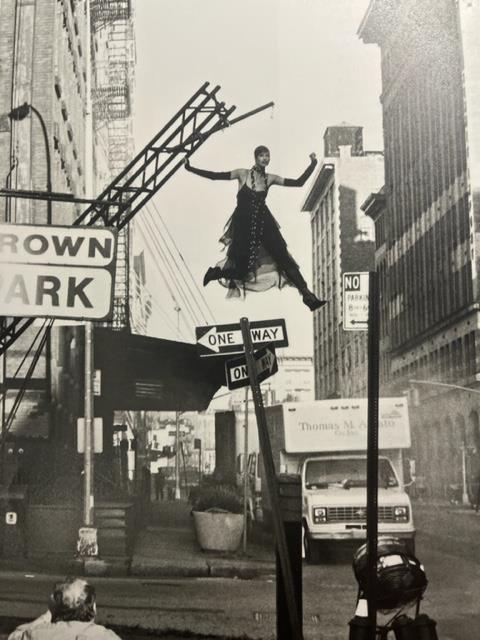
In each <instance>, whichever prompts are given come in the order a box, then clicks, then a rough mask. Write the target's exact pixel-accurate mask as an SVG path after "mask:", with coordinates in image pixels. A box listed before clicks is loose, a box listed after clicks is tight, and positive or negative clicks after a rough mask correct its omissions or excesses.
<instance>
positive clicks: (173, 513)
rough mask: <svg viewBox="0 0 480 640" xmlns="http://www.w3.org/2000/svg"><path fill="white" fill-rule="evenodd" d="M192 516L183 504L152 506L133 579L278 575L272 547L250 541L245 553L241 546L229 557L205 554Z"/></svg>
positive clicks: (137, 546) (139, 542)
mask: <svg viewBox="0 0 480 640" xmlns="http://www.w3.org/2000/svg"><path fill="white" fill-rule="evenodd" d="M190 512H191V505H190V504H189V503H188V502H186V501H183V500H177V501H165V502H159V503H152V511H151V518H150V521H151V522H152V524H151V525H150V526H148V527H147V528H146V529H145V530H143V531H142V532H140V534H139V536H138V538H137V541H136V544H135V549H134V553H133V557H132V563H131V569H130V572H131V575H135V576H150V577H165V576H169V577H172V576H179V577H186V576H189V577H193V576H195V577H207V576H211V577H237V578H255V577H258V576H261V575H273V574H274V573H275V561H274V553H273V547H272V548H268V546H265V545H259V544H257V543H253V542H251V541H247V551H246V553H244V552H243V548H242V546H241V547H240V549H239V550H238V551H237V552H235V553H229V554H227V553H215V552H204V551H202V550H201V549H200V547H199V546H198V543H197V541H196V538H195V531H194V527H193V519H192V516H191V514H190Z"/></svg>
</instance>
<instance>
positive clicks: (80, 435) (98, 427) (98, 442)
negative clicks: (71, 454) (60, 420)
mask: <svg viewBox="0 0 480 640" xmlns="http://www.w3.org/2000/svg"><path fill="white" fill-rule="evenodd" d="M77 452H78V453H84V452H85V420H84V419H83V418H77ZM93 452H94V453H103V418H94V420H93Z"/></svg>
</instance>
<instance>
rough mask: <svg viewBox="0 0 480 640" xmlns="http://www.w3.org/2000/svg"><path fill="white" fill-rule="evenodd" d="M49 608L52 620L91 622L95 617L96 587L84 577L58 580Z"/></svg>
mask: <svg viewBox="0 0 480 640" xmlns="http://www.w3.org/2000/svg"><path fill="white" fill-rule="evenodd" d="M48 608H49V609H50V613H51V614H52V622H72V621H74V620H76V621H78V622H90V621H91V620H93V619H94V618H95V587H93V586H92V585H90V584H88V582H87V581H86V580H83V578H66V579H65V580H64V581H63V582H57V583H56V584H55V586H54V587H53V591H52V595H51V596H50V602H49V605H48Z"/></svg>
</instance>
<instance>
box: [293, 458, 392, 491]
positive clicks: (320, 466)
mask: <svg viewBox="0 0 480 640" xmlns="http://www.w3.org/2000/svg"><path fill="white" fill-rule="evenodd" d="M305 486H306V487H307V489H312V488H322V489H327V488H329V487H342V488H344V489H350V488H352V487H366V486H367V461H366V459H357V460H355V459H353V460H352V459H349V460H347V459H344V460H342V459H340V460H309V461H308V462H307V467H306V470H305ZM378 486H379V487H380V488H385V489H386V488H388V487H397V486H398V482H397V479H396V477H395V473H394V471H393V469H392V465H391V463H390V461H389V460H387V459H386V458H379V460H378Z"/></svg>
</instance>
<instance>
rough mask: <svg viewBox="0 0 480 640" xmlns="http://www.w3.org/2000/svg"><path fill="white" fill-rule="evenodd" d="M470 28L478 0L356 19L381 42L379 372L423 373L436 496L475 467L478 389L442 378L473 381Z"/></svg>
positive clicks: (476, 367)
mask: <svg viewBox="0 0 480 640" xmlns="http://www.w3.org/2000/svg"><path fill="white" fill-rule="evenodd" d="M479 28H480V2H478V0H458V1H456V0H417V1H416V2H412V1H411V0H398V1H396V2H391V1H390V0H372V2H371V3H370V6H369V8H368V10H367V13H366V15H365V17H364V19H363V22H362V24H361V26H360V30H359V34H360V36H361V38H362V39H363V41H364V42H365V43H367V44H368V43H375V44H377V45H378V46H379V47H380V49H381V71H382V105H383V126H384V136H385V140H384V144H385V200H386V201H385V208H384V210H383V211H379V210H378V209H377V211H373V212H372V211H369V209H371V207H369V206H368V202H367V203H366V211H367V213H372V214H373V215H372V217H373V218H374V219H375V220H376V226H377V229H378V233H379V234H380V235H381V236H382V237H381V239H379V241H378V242H377V265H378V268H379V270H380V272H381V274H382V277H381V298H382V300H383V302H384V305H385V306H384V308H383V309H382V312H383V313H382V319H383V322H384V323H385V326H384V327H383V329H382V335H383V336H384V337H385V336H388V341H389V342H388V344H385V345H384V346H385V347H386V348H387V349H388V360H389V363H388V368H387V370H386V371H384V376H383V380H382V383H383V386H384V388H386V389H387V390H390V392H391V393H392V392H393V393H400V392H402V391H403V390H405V389H407V388H408V387H409V380H411V379H417V380H425V381H428V382H429V383H430V384H418V385H417V391H418V398H419V403H418V404H419V406H417V407H414V408H413V409H412V412H411V417H412V419H413V420H412V423H413V453H412V455H413V457H415V458H416V460H417V473H418V474H420V475H422V476H424V477H425V478H426V480H427V487H428V489H429V491H430V492H431V493H432V494H434V495H437V496H445V495H446V494H447V492H448V488H449V485H450V484H452V483H457V484H458V483H462V465H463V464H464V465H465V466H466V468H467V479H468V489H469V490H470V492H472V491H474V486H475V483H476V477H477V475H478V471H479V470H480V464H479V463H480V457H479V454H478V452H479V450H480V426H479V410H480V403H479V397H480V396H478V395H477V394H475V393H469V392H468V391H462V390H458V389H454V388H452V387H449V386H448V385H452V384H456V385H459V386H463V387H467V388H472V389H474V388H475V387H477V386H478V382H477V380H478V379H479V373H480V360H479V356H480V346H479V345H480V342H479V337H480V336H479V330H478V326H479V304H478V294H479V289H478V287H479V282H478V275H477V274H478V266H479V263H478V256H479V246H478V242H479V227H478V225H479V220H480V218H479V211H478V210H479V205H480V201H479V197H478V192H479V187H480V112H479V110H478V103H479V102H478V101H479V100H480V81H479V78H480V44H479V40H478V30H479ZM406 52H408V55H406ZM370 204H372V203H370ZM387 305H388V311H387V308H386V307H387ZM435 383H442V384H444V385H447V386H440V385H436V384H435ZM439 461H442V463H441V464H439Z"/></svg>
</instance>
